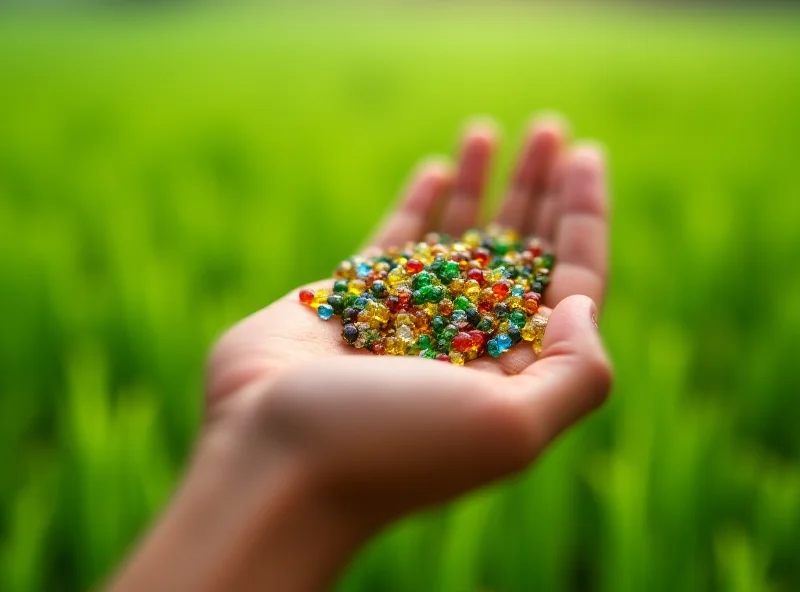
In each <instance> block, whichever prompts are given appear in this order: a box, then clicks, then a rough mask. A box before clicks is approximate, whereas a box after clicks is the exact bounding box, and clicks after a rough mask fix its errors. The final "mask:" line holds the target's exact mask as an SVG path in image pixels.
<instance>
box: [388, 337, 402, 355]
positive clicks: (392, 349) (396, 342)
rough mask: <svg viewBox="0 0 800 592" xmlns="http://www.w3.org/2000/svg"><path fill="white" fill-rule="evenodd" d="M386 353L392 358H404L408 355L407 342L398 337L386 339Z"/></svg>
mask: <svg viewBox="0 0 800 592" xmlns="http://www.w3.org/2000/svg"><path fill="white" fill-rule="evenodd" d="M385 346H386V353H387V354H389V355H390V356H402V355H405V353H406V342H405V341H403V340H402V339H400V338H398V337H387V338H386V344H385Z"/></svg>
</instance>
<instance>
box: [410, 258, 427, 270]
mask: <svg viewBox="0 0 800 592" xmlns="http://www.w3.org/2000/svg"><path fill="white" fill-rule="evenodd" d="M423 269H425V264H424V263H422V261H419V260H417V259H409V260H408V261H406V271H407V272H408V273H419V272H420V271H422V270H423Z"/></svg>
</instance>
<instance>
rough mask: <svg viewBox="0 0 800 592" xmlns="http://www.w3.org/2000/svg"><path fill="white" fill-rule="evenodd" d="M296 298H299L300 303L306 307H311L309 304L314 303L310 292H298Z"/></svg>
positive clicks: (312, 293) (312, 294)
mask: <svg viewBox="0 0 800 592" xmlns="http://www.w3.org/2000/svg"><path fill="white" fill-rule="evenodd" d="M297 296H298V298H300V302H302V303H303V304H306V305H308V306H311V303H312V302H314V292H312V291H311V290H300V293H299V294H298V295H297Z"/></svg>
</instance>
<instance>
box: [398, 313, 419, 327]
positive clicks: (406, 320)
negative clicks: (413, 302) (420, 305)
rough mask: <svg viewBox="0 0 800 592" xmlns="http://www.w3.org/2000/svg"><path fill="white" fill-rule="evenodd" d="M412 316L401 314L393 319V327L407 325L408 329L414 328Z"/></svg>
mask: <svg viewBox="0 0 800 592" xmlns="http://www.w3.org/2000/svg"><path fill="white" fill-rule="evenodd" d="M414 324H415V323H414V316H413V315H410V314H408V313H407V312H401V313H400V314H398V315H397V316H396V317H395V320H394V326H395V327H402V326H403V325H408V326H409V327H413V326H414Z"/></svg>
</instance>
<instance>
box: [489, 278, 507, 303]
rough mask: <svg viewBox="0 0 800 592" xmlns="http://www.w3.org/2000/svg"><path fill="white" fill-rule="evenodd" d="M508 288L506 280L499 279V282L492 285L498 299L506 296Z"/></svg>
mask: <svg viewBox="0 0 800 592" xmlns="http://www.w3.org/2000/svg"><path fill="white" fill-rule="evenodd" d="M510 289H511V288H509V286H508V282H506V281H503V280H500V281H499V282H497V283H496V284H495V285H493V286H492V292H494V293H495V294H496V295H497V297H498V298H499V299H500V300H502V299H504V298H505V297H506V296H508V291H509V290H510Z"/></svg>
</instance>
